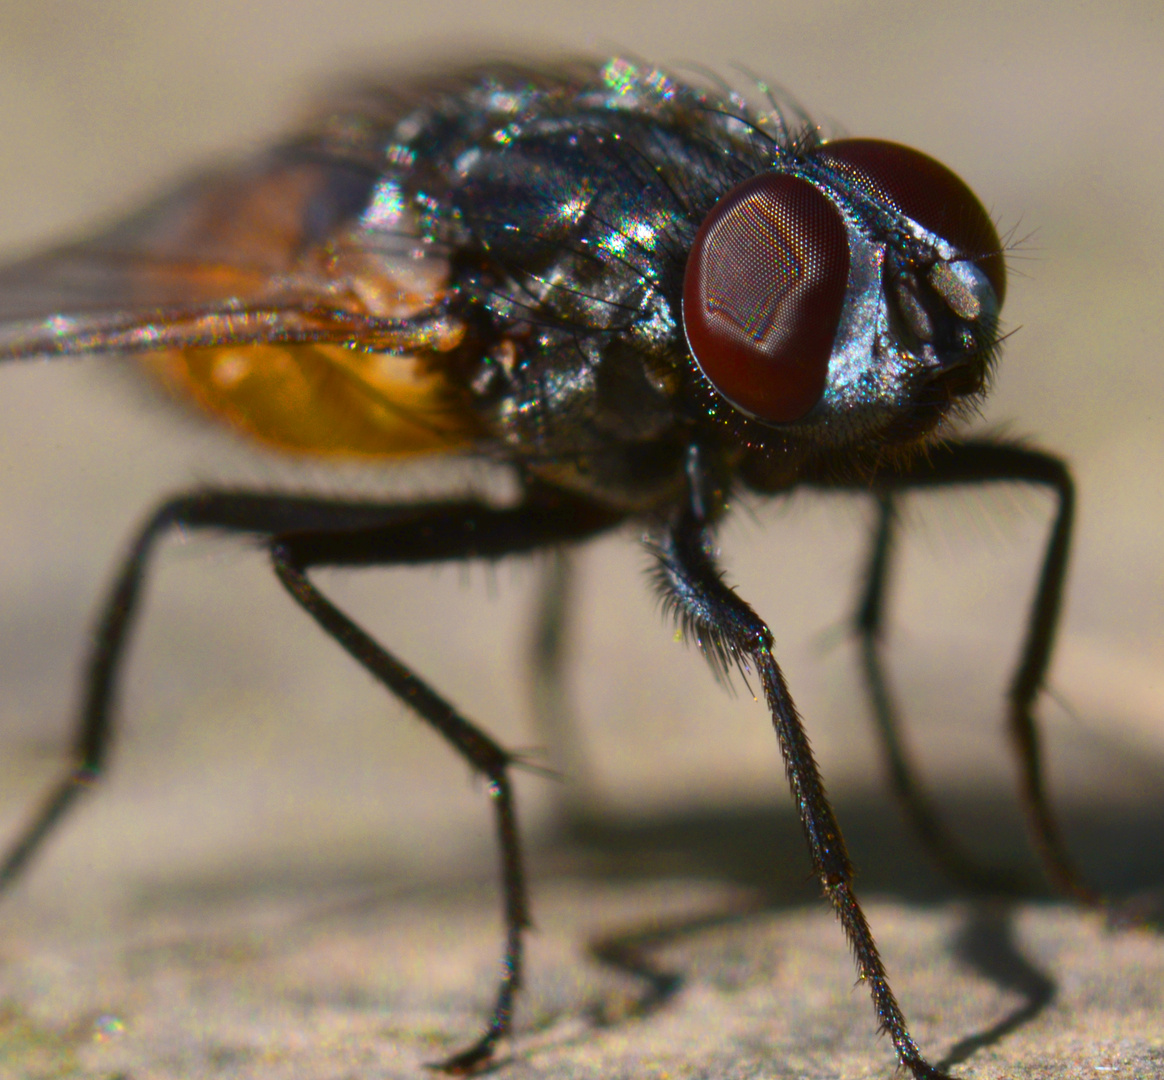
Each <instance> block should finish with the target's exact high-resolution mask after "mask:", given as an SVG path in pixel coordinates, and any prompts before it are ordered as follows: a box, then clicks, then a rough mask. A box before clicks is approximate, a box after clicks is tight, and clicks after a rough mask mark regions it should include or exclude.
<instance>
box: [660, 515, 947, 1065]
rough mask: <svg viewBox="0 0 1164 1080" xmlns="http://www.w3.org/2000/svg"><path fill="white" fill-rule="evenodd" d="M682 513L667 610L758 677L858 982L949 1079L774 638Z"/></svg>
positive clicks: (888, 1025) (698, 523) (668, 539)
mask: <svg viewBox="0 0 1164 1080" xmlns="http://www.w3.org/2000/svg"><path fill="white" fill-rule="evenodd" d="M693 502H694V503H695V504H696V506H695V507H692V508H687V509H685V510H684V511H682V512H681V513H680V514H679V516H678V518H677V519H676V520H674V521H672V522H671V523H670V524H669V525H668V526H667V528H666V529H665V531H664V533H663V536H662V539H661V540H660V541H659V543H658V545H657V547H656V549H655V551H656V555H657V557H658V560H659V565H658V571H657V582H658V586H659V589H660V591H661V593H662V595H663V600H664V603H665V605H666V606H667V607H668V608H669V609H670V610H671V611H673V613H674V614H675V615H676V617H677V618H678V619H679V621H680V623H681V624H682V626H683V628H684V630H685V631H686V632H687V633H688V634H689V635H690V637H691V638H692V639H693V640H694V641H695V642H696V643H697V644H698V645H699V646H700V648H701V649H702V650H703V651H704V653H705V654H706V656H707V657H708V659H709V661H710V662H711V664H712V667H713V668H715V669H716V670H717V672H719V673H724V674H726V673H727V671H728V670H729V669H730V668H731V667H739V668H740V669H742V670H743V671H745V672H746V671H749V670H752V671H755V672H756V673H757V675H758V676H759V679H760V683H761V685H762V686H763V688H764V697H765V700H766V701H767V704H768V709H769V711H770V712H771V715H772V723H773V725H774V726H775V728H776V735H777V738H778V739H779V741H780V752H781V754H782V755H783V758H784V768H785V773H786V775H787V777H788V783H789V786H790V787H791V788H792V796H793V800H794V801H795V803H796V806H797V809H798V812H799V814H800V821H801V824H802V825H803V826H804V832H805V836H806V837H807V839H808V847H809V851H810V853H811V855H812V863H813V867H814V869H815V871H816V874H817V876H818V877H819V878H820V881H821V885H822V886H823V888H824V892H825V896H826V897H827V898H828V900H829V902H830V903H831V904H832V906H833V910H834V911H835V912H836V913H837V917H838V918H839V919H840V921H841V925H842V926H843V927H844V930H845V936H846V937H847V938H848V940H849V944H850V946H851V948H852V950H853V954H854V957H855V959H856V963H857V971H858V974H859V976H860V978H861V979H862V980H863V981H864V982H866V983H867V984H868V986H869V990H870V992H871V994H872V995H873V1006H874V1008H875V1009H876V1011H877V1016H878V1018H879V1019H880V1021H881V1028H882V1030H884V1031H885V1032H887V1033H888V1034H889V1037H890V1038H891V1039H892V1040H893V1046H894V1049H895V1050H896V1051H897V1058H898V1060H899V1061H900V1062H901V1064H902V1065H904V1066H905V1067H906V1068H908V1069H909V1071H910V1073H911V1074H912V1075H913V1076H914V1077H916V1078H917V1080H942V1078H944V1077H945V1076H946V1074H945V1073H943V1072H941V1071H940V1070H938V1069H936V1068H935V1067H934V1066H933V1065H931V1064H929V1062H927V1061H926V1060H925V1058H923V1057H922V1055H921V1052H920V1051H919V1050H918V1048H917V1045H916V1044H915V1043H914V1041H913V1038H912V1037H911V1036H910V1034H909V1029H908V1028H907V1026H906V1022H905V1017H904V1016H903V1015H902V1012H901V1009H900V1007H899V1006H898V1004H897V1001H896V999H895V998H894V996H893V991H892V989H891V988H890V986H889V979H888V976H887V975H886V973H885V966H884V964H882V962H881V957H880V956H879V955H878V952H877V944H876V942H875V941H874V940H873V934H872V932H871V931H870V929H869V924H868V922H867V921H866V919H865V914H864V912H863V911H862V910H861V905H860V904H859V903H858V901H857V897H856V896H855V895H854V893H853V867H852V864H851V863H850V861H849V855H848V852H847V851H846V850H845V841H844V837H843V836H842V835H841V829H840V826H839V825H838V824H837V820H836V816H835V815H834V813H833V809H832V807H831V806H830V805H829V800H828V797H827V796H826V794H825V789H824V784H823V782H822V781H821V776H820V770H819V769H818V768H817V764H816V760H815V759H814V758H813V754H812V748H811V747H810V746H809V742H808V737H807V735H806V734H805V731H804V726H803V724H802V723H801V720H800V716H799V715H798V714H797V711H796V706H795V705H794V704H793V701H792V697H791V695H790V694H789V692H788V686H787V684H786V683H785V681H784V676H783V674H782V673H781V671H780V667H779V665H778V664H777V663H776V660H775V657H774V656H773V655H772V646H773V640H772V632H771V631H770V630H769V629H768V627H767V625H766V624H765V623H764V622H763V620H761V619H760V617H759V616H758V615H757V614H756V613H755V612H754V611H753V610H752V609H751V607H749V606H748V604H747V603H745V602H744V601H743V600H741V599H740V598H739V596H737V595H736V593H735V592H734V591H733V590H732V589H731V588H729V587H728V586H727V585H726V584H725V583H724V580H723V575H722V573H721V572H720V570H719V568H718V566H717V565H716V563H715V561H714V559H713V557H712V555H711V535H710V530H709V526H708V522H707V521H706V519H705V518H704V516H703V515H702V514H701V513H700V512H699V508H700V504H701V503H702V500H698V499H696V500H693Z"/></svg>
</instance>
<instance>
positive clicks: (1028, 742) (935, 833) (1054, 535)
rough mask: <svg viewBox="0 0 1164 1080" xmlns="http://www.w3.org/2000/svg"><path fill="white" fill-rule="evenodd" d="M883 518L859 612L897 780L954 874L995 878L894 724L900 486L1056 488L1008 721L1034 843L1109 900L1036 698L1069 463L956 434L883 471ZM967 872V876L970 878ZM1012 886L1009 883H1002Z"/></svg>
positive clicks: (1082, 894)
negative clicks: (885, 626)
mask: <svg viewBox="0 0 1164 1080" xmlns="http://www.w3.org/2000/svg"><path fill="white" fill-rule="evenodd" d="M877 483H878V485H879V487H880V494H879V499H880V517H879V522H878V529H877V533H876V535H875V538H874V543H873V546H872V550H871V555H870V560H869V565H868V570H867V577H866V586H865V592H864V596H863V598H862V602H861V604H860V606H859V609H858V613H857V616H856V619H855V622H856V624H857V629H858V631H859V633H860V635H861V638H862V648H863V656H864V666H865V673H866V680H867V684H868V686H869V694H870V698H871V700H872V703H873V708H874V713H875V715H876V717H877V720H878V727H879V730H880V731H881V735H882V741H883V743H884V745H885V748H886V757H887V759H888V760H889V763H890V771H891V774H892V775H893V778H894V786H895V788H896V789H897V791H898V794H899V795H900V796H901V798H902V801H903V804H904V805H905V806H906V807H907V811H908V813H909V815H910V817H911V819H912V820H913V823H914V825H915V827H916V828H917V830H918V832H919V834H920V835H921V836H922V838H923V840H924V841H925V842H926V844H927V846H928V847H929V848H930V850H931V851H932V852H933V853H934V854H935V855H936V856H938V857H939V859H940V860H941V861H942V862H943V864H944V865H945V866H946V867H947V869H952V870H953V871H954V873H955V876H957V877H960V878H962V879H964V880H965V879H967V878H968V880H969V883H970V884H972V885H979V886H981V885H987V886H989V885H991V884H992V882H991V878H990V877H983V876H982V873H983V872H982V871H980V870H979V869H978V868H976V867H974V866H973V864H971V863H970V862H969V861H968V860H966V859H965V857H964V856H963V855H962V854H961V853H960V851H959V849H958V847H957V845H956V844H954V843H953V842H952V841H951V839H950V837H949V836H948V834H947V833H946V831H945V829H944V828H943V827H941V826H940V825H939V824H938V823H937V818H936V815H935V814H934V812H933V810H932V809H931V807H930V804H929V802H928V800H927V799H926V798H925V796H924V794H923V793H922V792H921V791H920V789H918V788H917V787H916V785H914V783H913V780H912V770H911V769H910V767H909V764H908V760H907V757H906V755H905V752H904V749H903V747H902V745H901V742H900V738H899V735H898V733H897V729H896V711H895V709H894V707H893V704H892V702H891V700H890V697H889V694H888V688H887V684H886V681H885V676H884V671H883V664H882V659H881V652H880V638H881V631H882V621H883V610H884V589H885V579H886V574H887V570H888V563H889V556H890V552H891V549H892V530H893V525H894V514H893V493H894V492H897V491H902V490H906V489H914V488H927V487H950V486H953V485H955V484H983V483H1020V484H1037V485H1039V486H1042V487H1046V488H1049V489H1050V490H1051V491H1052V493H1053V494H1054V496H1055V498H1056V501H1057V504H1058V505H1057V510H1056V514H1055V519H1054V522H1053V523H1052V526H1051V531H1050V534H1049V535H1048V538H1047V545H1046V548H1045V551H1044V554H1043V564H1042V568H1041V570H1040V573H1039V581H1038V585H1037V587H1036V590H1035V595H1034V598H1033V600H1032V603H1031V608H1030V614H1029V615H1028V617H1027V629H1026V634H1025V637H1024V639H1023V643H1022V647H1021V649H1020V651H1019V657H1018V664H1017V666H1016V668H1015V672H1014V675H1013V676H1012V678H1011V684H1010V690H1009V693H1008V710H1007V727H1008V730H1009V732H1010V736H1011V742H1012V745H1013V747H1014V751H1015V754H1016V757H1017V759H1018V766H1019V776H1020V786H1021V793H1022V798H1023V805H1024V809H1025V811H1026V817H1027V822H1028V826H1029V829H1030V834H1031V838H1032V843H1033V845H1034V847H1035V850H1036V852H1037V853H1038V855H1039V858H1040V860H1041V861H1042V864H1043V868H1044V871H1045V872H1046V875H1047V877H1048V879H1049V880H1050V881H1051V883H1052V884H1053V885H1054V886H1055V888H1056V889H1057V890H1058V891H1059V892H1061V893H1063V894H1065V895H1067V896H1070V897H1072V898H1073V899H1075V900H1077V901H1079V902H1080V903H1082V904H1085V905H1089V906H1095V905H1098V904H1100V903H1101V902H1102V901H1101V898H1100V896H1099V895H1098V894H1097V893H1096V892H1095V890H1094V889H1092V888H1091V887H1090V886H1089V885H1088V884H1087V883H1086V882H1085V881H1084V880H1083V878H1082V876H1081V875H1080V873H1079V872H1078V870H1077V869H1076V867H1075V865H1074V863H1073V861H1072V859H1071V857H1070V855H1069V854H1068V853H1067V848H1066V845H1065V844H1064V842H1063V838H1062V834H1061V832H1060V829H1059V824H1058V820H1057V819H1056V817H1055V815H1054V813H1053V811H1052V809H1051V806H1050V802H1049V800H1048V797H1047V786H1046V779H1045V777H1044V771H1043V761H1042V754H1041V747H1040V742H1039V733H1038V729H1037V727H1036V725H1035V718H1034V704H1035V701H1036V699H1037V698H1038V695H1039V693H1040V691H1041V690H1042V688H1043V683H1044V680H1045V678H1046V674H1047V668H1048V666H1049V665H1050V662H1051V653H1052V649H1053V647H1054V643H1055V632H1056V630H1057V629H1058V625H1059V616H1060V611H1061V608H1062V601H1063V586H1064V582H1065V580H1066V574H1067V560H1068V555H1069V551H1070V545H1071V529H1072V524H1073V520H1074V511H1075V488H1074V484H1073V482H1072V480H1071V474H1070V473H1069V472H1068V470H1067V467H1066V465H1065V464H1064V463H1063V462H1062V461H1060V460H1059V459H1058V458H1056V457H1052V456H1051V455H1049V454H1046V453H1043V452H1042V451H1039V450H1033V449H1030V448H1028V447H1024V446H1015V445H1007V444H1004V443H994V442H978V441H969V442H953V443H948V444H946V445H943V446H940V447H938V448H936V449H935V450H933V451H932V452H931V453H930V454H929V455H928V456H927V457H926V458H925V459H924V460H919V461H918V462H917V463H916V464H915V465H913V466H912V467H911V468H910V469H909V470H907V471H905V472H903V473H897V474H887V475H886V476H884V477H879V478H878V481H877ZM968 874H969V877H968ZM998 884H1004V882H998Z"/></svg>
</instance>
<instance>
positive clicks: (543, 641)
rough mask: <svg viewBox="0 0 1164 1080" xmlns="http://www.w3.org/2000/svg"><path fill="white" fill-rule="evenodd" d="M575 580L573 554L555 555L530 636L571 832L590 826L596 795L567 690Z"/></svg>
mask: <svg viewBox="0 0 1164 1080" xmlns="http://www.w3.org/2000/svg"><path fill="white" fill-rule="evenodd" d="M574 578H575V574H574V565H573V560H572V559H571V557H570V554H569V553H568V552H567V551H564V550H563V549H561V548H557V549H555V550H553V551H552V552H550V553H549V555H548V557H547V562H546V566H545V569H544V572H543V575H542V581H541V590H540V593H539V602H538V607H537V611H536V613H535V616H534V627H533V633H532V634H531V636H530V676H531V677H530V686H531V690H532V695H531V696H532V699H533V711H534V717H535V718H536V720H537V723H538V725H539V726H540V727H541V729H542V732H543V735H544V739H545V745H546V746H547V747H549V748H550V750H551V758H550V762H551V765H552V767H553V768H554V770H555V771H556V772H558V773H559V774H560V775H561V776H562V778H563V779H564V780H565V784H564V786H563V788H562V791H561V793H560V795H559V800H558V805H557V813H558V816H559V819H560V823H561V824H563V825H565V826H566V827H567V828H569V827H570V826H573V825H577V824H578V823H579V822H581V821H584V820H585V818H586V817H587V813H588V811H589V810H590V804H591V796H592V793H593V786H592V784H591V780H590V777H591V773H590V769H589V767H588V764H587V758H586V753H585V750H584V748H583V746H582V741H581V739H580V738H579V734H578V724H577V720H576V717H575V716H574V712H573V709H572V708H571V707H570V696H569V694H568V693H567V688H566V685H565V675H566V667H567V663H566V661H567V652H568V648H569V626H568V623H569V608H570V601H571V599H572V597H573V593H574Z"/></svg>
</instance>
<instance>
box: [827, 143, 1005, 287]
mask: <svg viewBox="0 0 1164 1080" xmlns="http://www.w3.org/2000/svg"><path fill="white" fill-rule="evenodd" d="M814 156H815V157H816V158H817V159H818V160H824V161H828V162H831V163H832V164H833V165H835V166H836V168H837V170H838V171H839V172H840V173H841V175H842V176H844V177H845V178H846V179H847V180H849V181H850V182H851V183H854V184H856V185H858V186H859V187H861V188H863V189H864V190H865V191H866V192H867V193H868V194H870V195H872V196H874V197H875V198H877V199H879V200H881V201H882V202H887V203H889V204H890V205H891V206H893V207H895V208H896V209H897V210H899V211H901V213H903V214H905V216H906V217H908V218H912V219H913V220H914V221H916V222H917V223H918V224H919V225H921V226H922V227H923V228H926V229H928V230H929V231H930V232H932V233H933V234H934V235H935V236H940V237H941V238H942V239H943V240H945V241H946V242H947V243H948V244H951V245H952V246H953V247H954V248H955V249H956V250H957V251H958V252H960V253H961V254H963V255H964V256H965V257H966V258H967V259H968V260H969V261H970V262H972V263H974V265H975V266H977V267H978V269H979V270H981V271H982V273H983V274H985V275H986V279H987V281H989V282H990V285H991V287H992V288H993V289H994V295H995V298H996V299H997V300H998V304H999V306H1000V307H1001V306H1002V300H1003V296H1004V295H1005V293H1006V267H1005V265H1004V261H1003V256H1002V244H1001V243H1000V242H999V239H998V231H997V230H996V229H995V227H994V222H992V221H991V220H990V215H989V214H988V213H987V212H986V210H985V208H984V207H983V206H982V204H981V203H980V202H979V201H978V199H977V197H976V196H975V195H974V192H972V191H971V190H970V188H969V187H967V186H966V184H965V183H964V182H963V181H962V179H961V178H960V177H958V176H956V175H955V174H954V173H952V172H951V171H950V170H949V169H947V168H946V166H945V165H943V164H942V163H941V162H939V161H935V160H934V159H933V158H932V157H929V156H928V155H926V154H923V153H921V152H920V151H919V150H913V149H911V148H910V147H908V146H902V145H901V144H900V143H892V142H885V141H883V140H881V139H837V140H836V141H835V142H829V143H825V144H824V146H822V147H821V148H820V149H819V150H818V151H817V152H816V154H815V155H814Z"/></svg>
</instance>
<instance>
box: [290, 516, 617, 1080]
mask: <svg viewBox="0 0 1164 1080" xmlns="http://www.w3.org/2000/svg"><path fill="white" fill-rule="evenodd" d="M615 520H617V519H616V518H612V517H611V515H610V514H609V513H608V512H605V511H600V510H597V509H595V508H592V507H590V506H589V505H587V504H581V503H578V502H576V501H574V500H568V499H553V500H551V501H547V502H536V501H535V502H531V503H528V504H526V505H523V506H519V507H515V508H512V509H504V510H498V509H491V508H488V507H484V506H481V505H477V504H450V505H448V506H445V507H435V508H430V509H428V510H426V511H425V512H424V513H421V514H417V515H415V516H413V517H412V518H410V519H405V520H401V521H397V522H393V523H392V524H390V525H387V526H384V527H379V528H375V527H374V528H370V529H361V530H355V531H351V532H339V533H336V532H297V533H288V534H284V535H282V536H277V537H275V538H274V539H273V540H272V541H271V557H272V560H273V562H274V566H275V573H276V574H277V575H278V577H279V580H280V581H281V582H282V584H283V585H284V586H285V587H286V589H287V590H288V592H290V594H291V595H292V596H293V597H294V599H295V600H296V601H297V602H298V603H299V604H300V606H302V607H303V609H304V610H305V611H307V613H308V614H309V615H310V616H311V617H312V618H313V619H314V620H315V621H316V623H318V624H319V626H320V627H321V629H322V630H323V631H324V633H326V634H327V635H328V636H329V637H330V638H332V640H333V641H335V642H336V644H338V645H339V646H340V647H341V648H343V649H344V650H345V651H346V652H347V653H348V655H350V656H351V657H352V658H353V659H354V660H355V661H356V662H357V663H359V664H360V665H361V666H362V667H363V668H364V669H365V670H367V671H368V672H369V673H370V674H371V675H372V676H373V677H374V678H375V679H376V680H377V681H378V682H380V684H381V685H383V686H384V687H385V688H386V689H388V690H389V691H391V692H392V693H393V694H395V695H396V697H398V698H399V699H400V700H401V701H402V702H403V703H404V704H405V705H407V706H408V707H409V708H411V709H412V710H413V711H414V712H415V713H416V714H417V715H418V716H419V717H420V718H421V719H422V720H424V721H425V722H426V723H427V724H429V725H430V726H431V727H433V728H434V729H435V730H436V731H437V732H438V733H439V734H440V735H442V736H443V737H444V738H445V740H446V741H447V742H448V743H449V744H450V745H451V746H452V747H453V748H454V749H455V750H456V751H457V752H458V753H459V754H460V755H461V756H462V757H463V758H464V759H465V760H466V761H467V762H468V763H469V765H470V767H471V768H472V769H473V770H474V771H475V772H478V773H480V774H482V775H483V776H484V777H485V778H486V779H487V781H488V783H489V793H490V795H491V797H492V799H493V806H494V810H495V813H496V822H497V836H498V843H499V846H500V854H501V878H502V884H503V893H504V909H503V915H504V919H505V927H506V935H505V947H504V952H503V958H502V976H501V982H500V985H499V987H498V991H497V998H496V1001H495V1004H494V1007H493V1012H492V1014H491V1016H490V1019H489V1022H488V1024H487V1026H486V1028H485V1031H484V1033H483V1034H482V1035H481V1037H480V1038H479V1039H478V1040H477V1041H476V1042H475V1043H473V1044H472V1045H471V1046H469V1047H467V1048H466V1049H465V1050H463V1051H461V1052H459V1053H457V1054H454V1055H453V1056H451V1057H450V1058H448V1059H446V1060H444V1061H442V1062H439V1063H437V1065H436V1067H437V1068H440V1069H443V1070H445V1071H448V1072H455V1073H467V1072H473V1071H475V1070H477V1069H479V1068H480V1067H481V1066H482V1065H484V1064H486V1063H487V1062H488V1061H489V1059H490V1058H491V1057H492V1055H493V1051H494V1048H495V1047H496V1044H497V1043H498V1041H499V1040H500V1039H502V1038H504V1037H505V1036H506V1035H507V1034H508V1033H509V1031H510V1028H511V1025H512V1018H513V1006H514V998H515V996H516V994H517V991H518V990H519V989H520V987H521V982H522V938H523V933H524V931H525V929H526V928H527V927H528V926H529V924H530V918H529V901H528V898H527V895H526V886H525V875H524V872H523V869H522V858H521V848H520V844H519V840H518V834H517V818H516V812H515V808H514V801H513V792H512V788H511V785H510V780H509V770H510V767H511V766H512V765H513V764H514V760H515V759H514V756H513V755H512V754H510V753H509V752H508V751H506V750H504V749H503V748H502V747H501V746H499V745H498V744H497V743H496V742H495V741H494V740H493V739H492V738H491V737H490V736H489V735H488V734H486V733H485V732H484V731H482V730H481V729H480V728H479V727H478V726H477V725H476V724H474V723H472V722H471V721H469V720H467V719H466V718H465V717H464V716H462V715H461V714H460V713H459V712H458V711H457V710H456V709H455V708H454V707H453V706H452V705H451V704H450V703H449V702H447V701H446V700H445V699H444V698H443V697H441V696H440V695H439V694H438V693H437V692H436V691H435V690H433V688H432V687H430V686H429V685H428V684H427V683H426V682H424V680H422V679H421V678H420V677H419V676H418V675H416V674H415V673H414V672H413V671H411V670H410V669H409V668H408V667H406V666H405V665H404V664H402V663H401V662H400V661H399V660H397V659H396V657H395V656H393V655H392V654H391V653H390V652H388V651H387V650H386V649H385V648H383V647H382V646H381V645H380V644H379V643H378V642H376V641H375V640H373V639H372V638H371V637H370V636H369V635H368V634H367V633H366V632H365V631H364V630H363V629H362V628H361V627H359V626H358V625H357V624H356V623H355V622H353V621H352V619H350V618H349V617H348V616H347V615H346V614H345V613H344V612H342V611H341V610H340V609H339V608H338V607H336V605H335V604H333V603H332V602H331V601H330V600H329V599H328V598H327V597H326V596H324V595H323V593H322V592H320V590H319V589H318V588H316V586H315V585H314V584H313V583H312V582H311V580H310V578H309V577H308V571H309V570H310V569H312V568H314V567H333V568H334V567H347V568H357V567H372V566H396V565H402V564H412V563H420V562H435V561H441V560H446V559H464V558H496V557H499V556H502V555H508V554H514V553H517V552H519V551H528V550H533V549H536V548H540V547H543V546H545V545H546V544H553V543H563V542H568V541H571V540H581V539H584V538H585V537H587V536H589V535H591V534H592V533H594V532H598V531H600V530H602V529H605V528H608V527H610V525H611V524H613V523H614V521H615Z"/></svg>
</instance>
